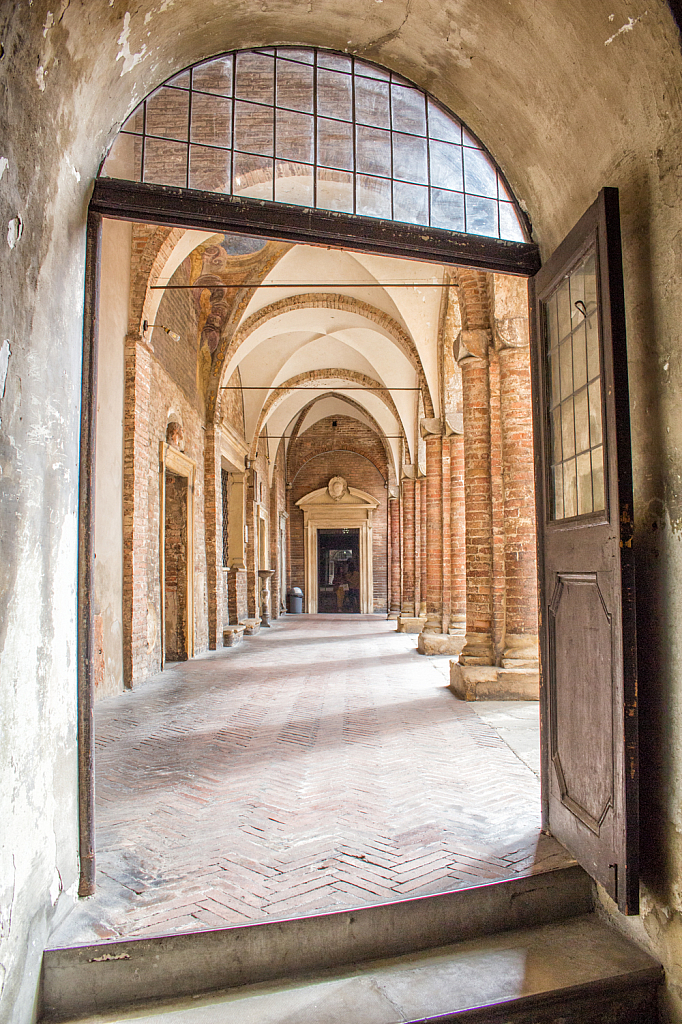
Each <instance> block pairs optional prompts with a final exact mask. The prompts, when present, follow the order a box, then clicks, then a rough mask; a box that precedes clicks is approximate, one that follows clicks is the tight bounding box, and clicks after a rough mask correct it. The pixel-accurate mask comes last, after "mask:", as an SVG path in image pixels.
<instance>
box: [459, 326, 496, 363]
mask: <svg viewBox="0 0 682 1024" xmlns="http://www.w3.org/2000/svg"><path fill="white" fill-rule="evenodd" d="M491 340H492V331H490V330H489V329H488V328H477V329H476V330H473V331H471V330H464V329H463V330H461V331H460V332H459V334H458V335H457V338H456V339H455V344H454V346H453V352H454V356H455V360H456V362H457V363H458V364H459V365H460V366H462V365H463V364H464V363H466V362H468V361H469V360H471V359H477V360H480V361H481V362H484V363H487V361H488V350H489V348H490V343H491Z"/></svg>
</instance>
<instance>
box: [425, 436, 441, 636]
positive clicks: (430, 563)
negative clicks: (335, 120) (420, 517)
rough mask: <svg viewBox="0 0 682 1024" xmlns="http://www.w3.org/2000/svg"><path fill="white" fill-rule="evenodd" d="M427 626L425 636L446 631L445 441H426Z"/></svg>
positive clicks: (433, 439) (439, 437)
mask: <svg viewBox="0 0 682 1024" xmlns="http://www.w3.org/2000/svg"><path fill="white" fill-rule="evenodd" d="M425 441H426V624H425V625H424V629H423V632H424V633H441V632H442V629H443V625H442V615H443V467H442V457H443V438H442V435H441V434H427V435H426V438H425Z"/></svg>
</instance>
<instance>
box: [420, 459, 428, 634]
mask: <svg viewBox="0 0 682 1024" xmlns="http://www.w3.org/2000/svg"><path fill="white" fill-rule="evenodd" d="M419 538H420V539H419V590H420V597H419V615H420V617H423V616H425V615H426V477H425V476H423V477H422V478H421V480H420V481H419Z"/></svg>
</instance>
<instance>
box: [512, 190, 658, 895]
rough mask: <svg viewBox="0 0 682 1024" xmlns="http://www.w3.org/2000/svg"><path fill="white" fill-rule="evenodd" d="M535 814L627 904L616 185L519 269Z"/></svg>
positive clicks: (626, 530)
mask: <svg viewBox="0 0 682 1024" xmlns="http://www.w3.org/2000/svg"><path fill="white" fill-rule="evenodd" d="M530 298H531V308H532V323H533V339H532V352H533V373H534V417H535V445H536V456H535V463H536V495H537V522H538V571H539V579H540V597H539V601H540V654H541V665H542V675H541V715H542V725H543V729H542V734H543V803H544V816H545V827H546V828H548V829H549V831H551V833H552V834H553V835H554V836H556V838H557V839H558V840H559V841H560V842H562V843H563V844H564V846H566V848H567V849H568V850H569V851H570V852H571V853H572V854H573V855H574V856H575V857H576V859H577V860H578V862H579V863H580V864H581V865H582V866H583V867H584V868H585V870H586V871H588V872H589V874H590V875H591V876H592V877H593V878H595V879H596V880H597V881H599V882H601V884H602V885H603V886H604V888H605V889H606V890H607V892H608V893H609V895H610V896H611V897H612V898H613V899H615V900H617V902H618V906H619V908H620V910H621V911H622V912H623V913H625V914H636V913H637V912H638V903H639V878H638V846H639V836H638V806H637V801H638V758H637V675H636V638H635V591H634V565H633V557H632V547H631V544H632V529H633V523H632V466H631V451H630V418H629V403H628V380H627V354H626V344H625V314H624V303H623V274H622V262H621V245H620V219H619V207H618V190H617V189H614V188H605V189H602V191H601V193H600V194H599V198H598V199H597V201H596V202H595V203H594V205H593V206H592V207H590V209H589V210H588V211H587V213H585V215H584V216H583V217H582V218H581V220H580V221H579V223H578V224H577V225H576V226H575V228H574V229H573V230H572V231H571V233H570V234H569V235H568V237H567V238H566V239H565V240H564V242H563V243H562V244H561V245H560V246H559V248H558V249H557V250H556V252H555V253H554V254H553V256H552V257H551V258H550V259H549V260H548V261H547V262H546V263H545V264H544V266H543V267H542V269H541V270H540V271H539V273H538V274H537V275H536V276H535V278H533V279H532V280H531V288H530Z"/></svg>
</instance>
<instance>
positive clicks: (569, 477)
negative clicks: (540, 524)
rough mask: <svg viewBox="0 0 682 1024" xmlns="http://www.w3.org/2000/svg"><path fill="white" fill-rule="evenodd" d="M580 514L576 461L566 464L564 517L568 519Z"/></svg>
mask: <svg viewBox="0 0 682 1024" xmlns="http://www.w3.org/2000/svg"><path fill="white" fill-rule="evenodd" d="M577 514H578V493H577V484H576V478H575V459H569V461H568V462H564V516H565V518H566V519H568V518H570V517H571V516H577Z"/></svg>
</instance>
